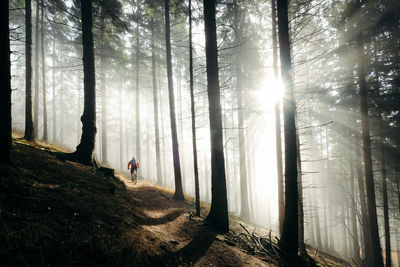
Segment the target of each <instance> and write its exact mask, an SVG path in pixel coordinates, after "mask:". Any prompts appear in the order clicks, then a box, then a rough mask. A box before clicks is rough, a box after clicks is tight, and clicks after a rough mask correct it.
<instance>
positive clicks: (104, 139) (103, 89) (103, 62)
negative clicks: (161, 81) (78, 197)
mask: <svg viewBox="0 0 400 267" xmlns="http://www.w3.org/2000/svg"><path fill="white" fill-rule="evenodd" d="M101 12H102V13H103V12H104V11H103V9H102V11H101ZM104 17H105V16H104V14H101V20H100V31H101V33H100V35H101V43H100V86H101V87H100V91H101V159H102V162H103V163H104V164H107V163H108V156H107V154H108V149H107V148H108V145H107V92H106V80H107V79H106V74H105V70H104V66H105V65H106V59H105V55H104V42H105V38H104V27H105V23H104V20H105V18H104Z"/></svg>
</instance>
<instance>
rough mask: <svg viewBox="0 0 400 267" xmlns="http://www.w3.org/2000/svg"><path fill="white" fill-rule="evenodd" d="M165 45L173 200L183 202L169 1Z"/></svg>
mask: <svg viewBox="0 0 400 267" xmlns="http://www.w3.org/2000/svg"><path fill="white" fill-rule="evenodd" d="M164 3H165V44H166V50H167V76H168V95H169V112H170V120H171V137H172V153H173V164H174V176H175V194H174V198H175V199H179V200H184V199H185V197H184V195H183V189H182V176H181V164H180V160H179V144H178V135H177V129H176V116H175V99H174V83H173V80H172V79H173V75H172V59H171V33H170V22H169V0H165V2H164Z"/></svg>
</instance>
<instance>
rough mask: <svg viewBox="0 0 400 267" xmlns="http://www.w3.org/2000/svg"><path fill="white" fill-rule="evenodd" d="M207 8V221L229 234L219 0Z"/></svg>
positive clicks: (206, 1) (208, 2) (206, 0)
mask: <svg viewBox="0 0 400 267" xmlns="http://www.w3.org/2000/svg"><path fill="white" fill-rule="evenodd" d="M203 5H204V29H205V38H206V60H207V92H208V102H209V120H210V138H211V208H210V213H209V214H208V216H207V218H206V220H207V221H210V222H211V223H213V224H214V226H215V227H216V229H217V230H218V231H219V232H221V233H225V232H228V230H229V221H228V203H227V195H226V180H225V164H224V146H223V140H222V138H223V137H222V115H221V101H220V88H219V77H218V49H217V30H216V22H215V5H216V1H215V0H204V1H203Z"/></svg>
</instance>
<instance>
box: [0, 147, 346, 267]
mask: <svg viewBox="0 0 400 267" xmlns="http://www.w3.org/2000/svg"><path fill="white" fill-rule="evenodd" d="M57 152H59V149H58V148H55V147H54V146H50V145H45V144H38V143H27V142H25V141H23V140H22V139H14V140H13V151H12V160H13V165H12V166H9V165H0V266H23V265H24V266H276V261H274V260H272V259H268V258H266V257H261V256H260V255H256V254H255V253H254V252H252V251H251V250H249V249H248V247H246V246H245V245H244V244H243V243H242V242H239V241H238V240H239V239H235V238H232V237H237V236H238V235H239V233H243V232H244V233H245V232H246V230H245V228H246V229H249V231H250V229H251V232H254V227H252V226H248V225H245V224H242V223H241V222H240V221H238V220H237V218H234V217H232V219H231V223H230V225H231V226H230V227H231V231H230V233H229V234H225V235H219V234H216V233H215V232H214V231H213V229H212V228H210V226H208V225H206V224H204V223H203V218H198V217H196V216H194V215H193V214H194V213H195V212H194V204H193V202H191V201H177V200H174V199H173V198H172V192H171V191H169V190H167V189H163V188H161V187H158V186H155V185H154V184H152V183H150V182H147V181H143V180H142V181H139V183H138V184H136V185H133V183H132V182H130V181H129V180H128V179H126V178H125V177H124V176H122V175H119V174H116V175H115V177H106V176H105V175H104V174H103V173H100V172H99V171H95V170H94V169H93V168H92V167H89V166H83V165H80V164H78V163H75V162H71V161H67V160H63V159H62V158H61V157H59V156H58V154H57ZM206 214H207V207H206V206H205V207H203V208H202V215H203V216H204V215H206ZM241 224H242V225H243V226H244V227H245V228H243V227H242V226H241ZM233 233H236V234H233ZM258 234H259V235H260V236H261V235H263V234H267V232H266V231H262V230H259V232H258ZM309 254H310V255H312V256H313V257H315V258H316V261H317V264H318V265H320V266H350V265H348V264H347V263H346V262H345V261H343V260H340V259H338V258H335V257H332V256H329V255H327V254H322V253H320V252H317V251H315V250H312V249H310V250H309Z"/></svg>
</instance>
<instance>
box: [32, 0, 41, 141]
mask: <svg viewBox="0 0 400 267" xmlns="http://www.w3.org/2000/svg"><path fill="white" fill-rule="evenodd" d="M40 1H43V0H37V3H36V19H35V21H36V23H35V104H34V107H33V110H34V114H33V122H34V124H35V126H34V128H33V131H34V133H35V137H36V138H38V136H39V89H40V88H39V5H40Z"/></svg>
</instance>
